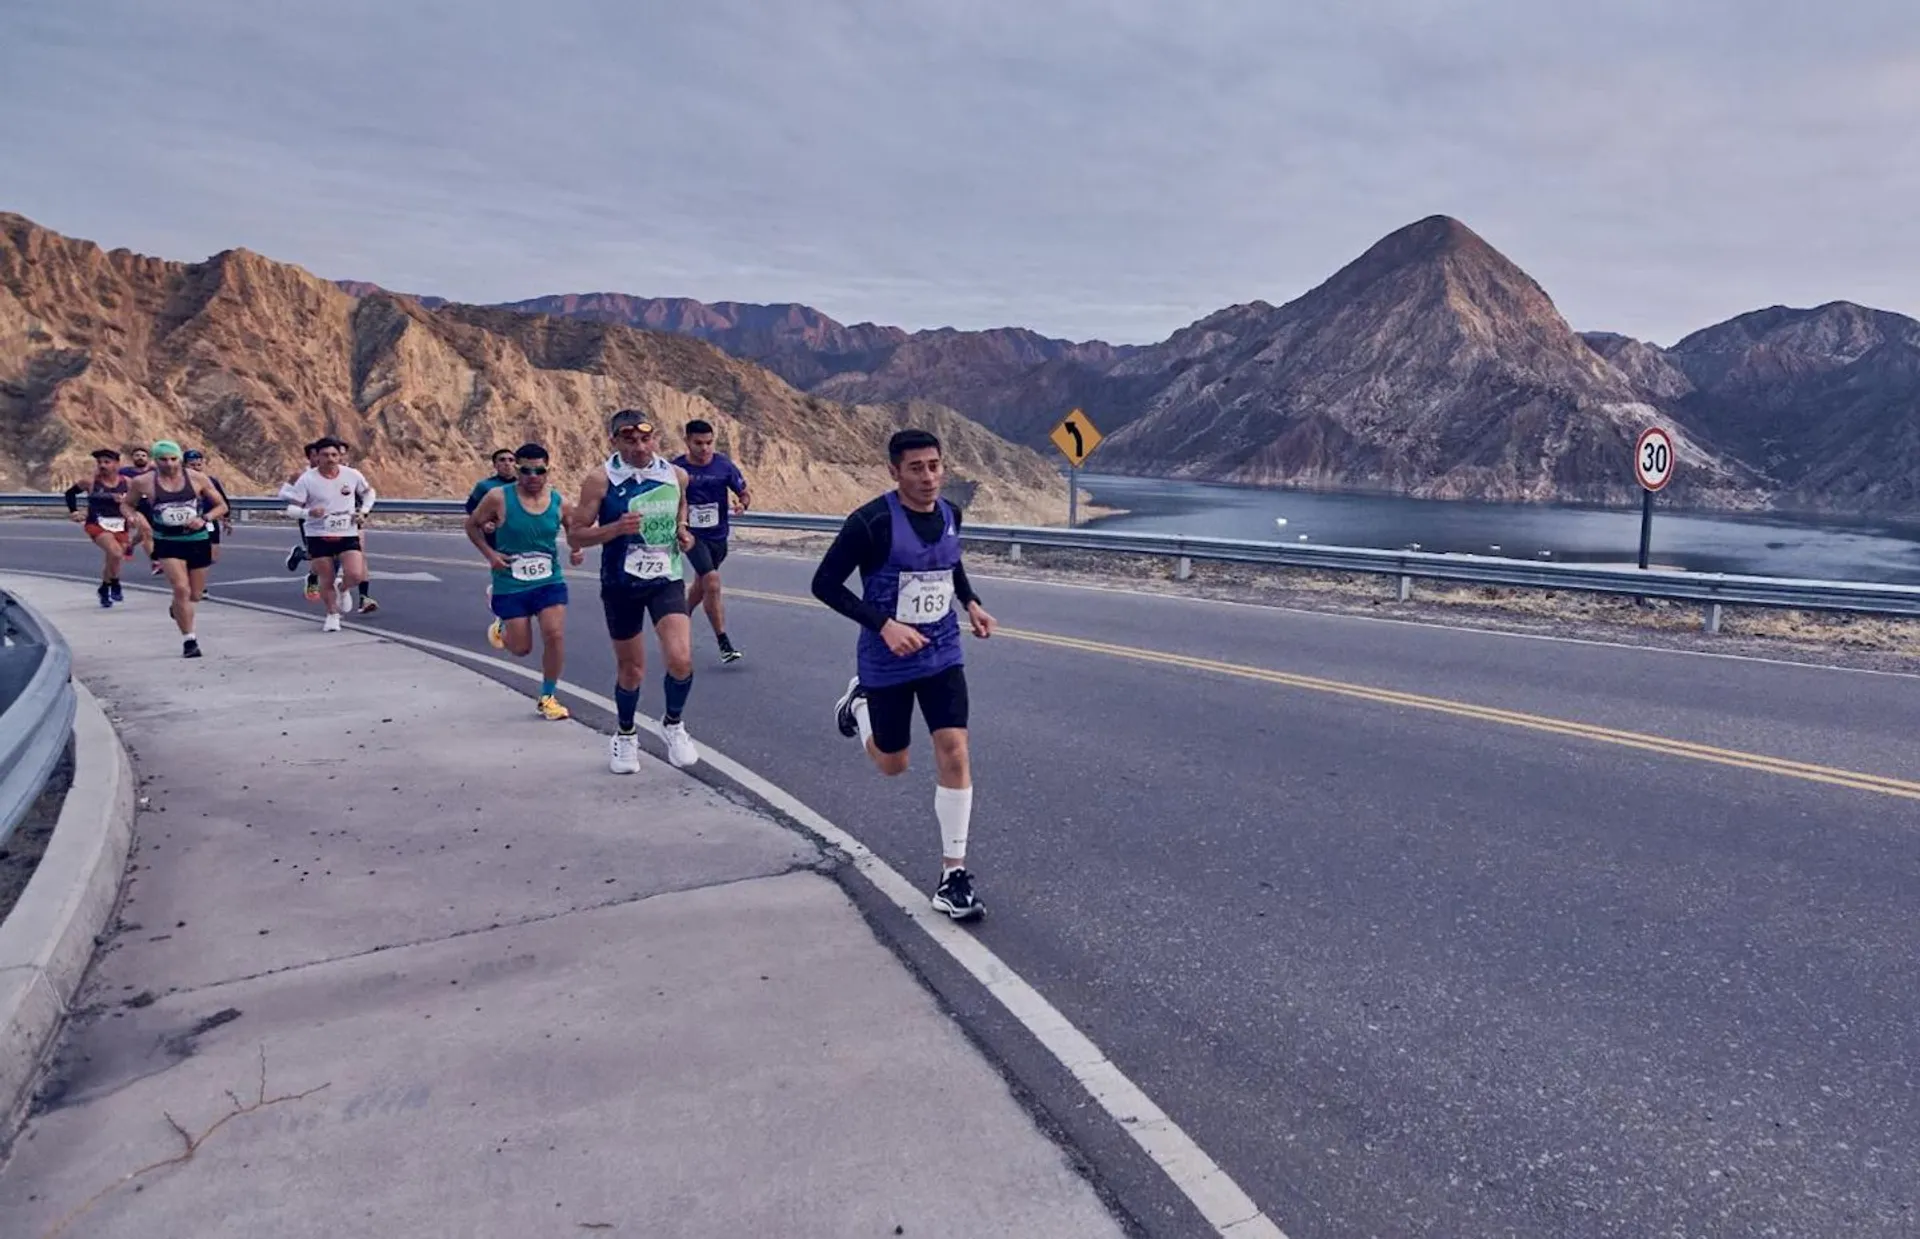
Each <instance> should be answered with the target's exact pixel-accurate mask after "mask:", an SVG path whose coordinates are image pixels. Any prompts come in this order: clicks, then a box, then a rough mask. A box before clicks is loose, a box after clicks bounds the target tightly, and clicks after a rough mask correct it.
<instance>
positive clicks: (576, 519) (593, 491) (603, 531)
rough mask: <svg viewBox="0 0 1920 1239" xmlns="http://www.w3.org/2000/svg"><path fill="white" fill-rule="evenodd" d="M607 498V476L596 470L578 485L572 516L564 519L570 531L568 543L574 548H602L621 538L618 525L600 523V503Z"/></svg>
mask: <svg viewBox="0 0 1920 1239" xmlns="http://www.w3.org/2000/svg"><path fill="white" fill-rule="evenodd" d="M606 497H607V475H606V474H605V473H604V472H601V471H598V470H596V471H595V472H593V473H592V474H590V475H588V477H587V480H586V481H584V482H582V483H581V484H580V498H579V500H578V501H577V502H576V503H575V504H574V505H573V514H572V516H570V517H568V518H566V520H567V527H568V529H569V530H570V531H571V532H570V533H569V535H568V541H569V542H571V543H572V544H573V545H574V546H577V547H581V548H583V549H584V548H586V547H589V546H604V545H605V544H606V543H609V542H611V541H613V540H614V539H615V538H618V537H620V536H621V534H620V526H619V525H617V524H616V525H602V524H601V523H600V519H599V518H600V501H601V500H602V499H605V498H606Z"/></svg>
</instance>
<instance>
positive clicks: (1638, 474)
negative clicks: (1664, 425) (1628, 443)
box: [1633, 426, 1673, 491]
mask: <svg viewBox="0 0 1920 1239" xmlns="http://www.w3.org/2000/svg"><path fill="white" fill-rule="evenodd" d="M1633 475H1634V477H1635V478H1637V479H1638V480H1639V482H1640V485H1641V486H1643V487H1645V488H1646V489H1647V490H1649V491H1655V490H1659V489H1661V488H1662V487H1664V486H1666V484H1667V483H1668V482H1671V481H1673V437H1672V436H1671V435H1669V434H1668V433H1667V432H1666V431H1664V430H1662V429H1660V427H1658V426H1649V427H1647V428H1646V429H1645V430H1643V431H1641V432H1640V441H1639V442H1638V443H1635V444H1634V445H1633Z"/></svg>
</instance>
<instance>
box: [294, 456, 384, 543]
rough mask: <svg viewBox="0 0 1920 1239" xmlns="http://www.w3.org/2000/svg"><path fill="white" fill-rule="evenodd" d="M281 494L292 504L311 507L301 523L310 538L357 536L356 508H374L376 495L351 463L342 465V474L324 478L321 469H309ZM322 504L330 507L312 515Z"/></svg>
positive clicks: (306, 507) (358, 532) (358, 533)
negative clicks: (354, 521)
mask: <svg viewBox="0 0 1920 1239" xmlns="http://www.w3.org/2000/svg"><path fill="white" fill-rule="evenodd" d="M282 493H283V494H285V495H286V498H287V503H288V504H289V505H291V504H299V505H300V506H301V507H302V508H305V509H308V510H309V512H308V515H307V516H306V517H305V518H304V519H303V520H302V521H301V522H300V527H301V529H303V530H305V531H306V535H307V536H308V537H309V538H354V537H358V536H359V535H360V530H359V527H358V526H356V525H355V524H354V523H353V514H354V511H355V510H356V509H366V508H370V507H372V506H373V498H374V495H373V487H371V486H369V485H367V479H366V478H365V477H364V476H362V475H361V473H360V471H359V470H358V469H355V468H353V467H352V466H351V465H341V466H340V473H339V475H338V476H336V477H331V478H329V477H322V476H321V475H320V471H319V470H318V469H309V470H307V471H306V472H305V473H303V474H301V475H300V479H299V481H297V482H295V483H294V484H293V485H291V486H289V487H287V488H286V489H285V491H283V492H282ZM323 506H324V507H325V508H326V509H327V514H326V515H325V516H318V517H316V516H314V515H312V513H311V509H313V508H317V507H323Z"/></svg>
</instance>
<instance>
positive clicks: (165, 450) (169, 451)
mask: <svg viewBox="0 0 1920 1239" xmlns="http://www.w3.org/2000/svg"><path fill="white" fill-rule="evenodd" d="M147 455H149V456H178V455H180V445H179V444H178V443H175V442H174V441H173V440H172V439H162V440H160V441H159V442H158V443H156V444H154V445H153V450H152V451H151V452H148V453H147Z"/></svg>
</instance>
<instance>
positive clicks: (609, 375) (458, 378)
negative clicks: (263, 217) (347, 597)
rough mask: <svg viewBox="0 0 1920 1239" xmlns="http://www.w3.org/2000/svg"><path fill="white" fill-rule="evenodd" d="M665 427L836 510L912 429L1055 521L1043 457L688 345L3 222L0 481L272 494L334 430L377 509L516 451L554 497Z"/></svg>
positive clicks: (766, 490) (968, 473)
mask: <svg viewBox="0 0 1920 1239" xmlns="http://www.w3.org/2000/svg"><path fill="white" fill-rule="evenodd" d="M623 405H640V406H643V407H647V408H650V409H651V410H652V411H653V412H654V413H655V414H656V415H657V416H658V418H659V419H660V421H661V423H662V426H663V428H665V429H666V430H667V431H668V432H669V433H668V439H669V442H670V444H671V445H673V446H675V447H676V448H677V442H676V441H675V440H674V435H675V433H676V432H677V429H678V427H679V426H680V425H681V424H683V423H684V422H685V421H686V420H688V419H689V418H692V417H696V416H698V417H704V418H706V419H707V420H709V421H711V422H713V423H714V424H715V427H716V429H717V430H718V432H719V438H720V441H721V445H722V447H723V449H724V450H727V451H729V452H730V453H731V454H732V455H733V456H734V458H735V459H736V460H738V461H739V462H740V464H741V466H742V468H743V469H745V470H746V472H747V473H748V475H749V477H750V478H751V479H752V481H753V485H754V488H755V491H756V493H757V495H758V497H759V500H760V505H761V506H762V507H763V508H768V509H774V510H778V509H782V508H784V509H787V510H798V511H818V512H834V511H841V510H844V509H846V508H849V507H851V506H852V505H853V504H855V503H858V502H860V501H861V500H863V499H866V498H869V497H871V496H872V495H873V494H874V493H876V492H878V491H879V490H881V489H884V488H885V487H886V486H887V485H888V483H887V481H886V469H885V450H884V446H885V441H886V437H887V435H888V434H890V433H891V432H892V431H893V430H894V429H896V428H897V427H899V426H901V425H904V424H908V423H912V424H917V425H926V426H928V427H929V428H931V429H933V430H935V432H936V433H939V434H940V435H941V436H942V438H943V440H944V441H945V442H946V444H947V460H948V462H949V467H950V469H951V470H952V472H953V474H954V476H955V478H956V479H957V481H956V484H955V487H954V491H955V493H956V496H957V497H959V498H962V499H963V501H966V502H968V503H969V505H970V506H971V507H972V509H973V510H974V511H975V512H977V513H978V514H979V517H980V518H981V519H986V520H1008V521H1038V522H1054V521H1060V520H1064V518H1065V508H1066V494H1065V488H1064V487H1063V486H1062V485H1061V484H1060V481H1059V478H1058V475H1057V474H1056V473H1054V472H1053V470H1052V469H1051V468H1050V467H1049V465H1048V464H1047V462H1045V461H1044V460H1043V459H1042V458H1041V457H1040V456H1039V455H1037V454H1036V453H1034V452H1033V451H1031V450H1029V449H1026V448H1021V447H1015V446H1014V445H1012V444H1009V443H1007V442H1006V441H1004V440H1002V439H1000V438H998V437H996V436H994V435H993V434H991V433H989V432H988V431H986V430H984V429H982V428H981V427H980V426H978V425H977V424H975V423H973V422H971V421H970V420H968V419H967V418H965V417H962V416H961V415H960V414H958V413H955V412H954V411H953V410H951V409H946V408H943V407H940V406H937V405H933V404H930V403H926V402H893V403H884V404H847V403H841V402H836V401H832V400H828V399H823V398H821V397H818V396H812V395H808V394H805V393H802V392H800V391H797V390H795V389H794V388H793V387H792V386H790V385H789V384H787V383H786V382H784V381H782V380H781V379H780V378H779V377H777V376H776V375H774V374H772V373H770V372H768V371H767V370H765V369H763V368H761V367H759V366H757V365H754V364H752V363H750V362H746V361H743V360H741V359H738V358H735V357H732V356H729V355H728V354H727V353H725V352H723V351H722V350H720V349H718V348H716V347H714V346H712V345H710V344H707V343H705V342H703V341H700V340H696V339H693V338H690V337H688V336H684V335H675V334H669V333H662V332H652V331H642V330H636V329H634V328H631V327H626V326H621V325H617V324H612V323H600V322H589V321H582V320H578V319H569V318H557V317H550V316H543V315H533V314H523V313H515V312H512V311H507V310H498V309H478V308H474V307H464V306H448V305H443V306H441V307H440V308H437V309H436V308H433V307H430V306H429V305H427V304H425V303H424V302H423V301H421V300H419V299H416V298H411V297H404V296H396V295H393V294H390V293H385V292H381V291H377V290H368V291H366V292H365V293H364V294H363V295H359V296H355V295H352V294H350V293H348V292H347V291H344V290H342V289H341V288H339V287H337V286H336V285H335V284H333V283H332V282H330V281H327V280H323V279H320V278H318V277H316V276H313V275H311V274H309V273H308V272H306V271H304V270H302V269H300V268H298V267H294V266H290V265H287V264H284V263H277V262H273V261H271V260H270V259H267V258H264V257H261V256H260V255H258V254H254V253H251V252H249V251H246V250H228V251H225V252H223V253H220V254H216V255H214V256H213V257H212V258H210V259H208V260H206V261H205V262H199V263H180V262H169V261H165V260H162V259H158V258H150V257H145V256H141V255H137V254H133V253H130V252H128V251H126V250H124V249H121V250H113V251H111V252H109V251H105V250H102V249H101V248H100V247H99V246H97V245H94V244H93V243H91V242H88V241H81V240H75V239H71V238H68V237H64V236H61V235H59V234H57V233H54V232H51V231H49V230H47V229H44V228H41V227H39V226H37V225H35V224H34V223H33V222H32V221H30V220H27V219H24V218H22V217H20V216H18V215H4V214H0V434H4V435H5V441H6V443H7V445H8V448H9V451H8V452H7V453H6V454H5V456H4V458H0V484H4V485H5V486H7V487H9V488H20V487H30V488H35V489H43V488H58V487H62V486H64V485H66V484H67V483H68V482H69V481H71V480H76V479H78V478H80V477H82V476H84V475H85V474H86V472H87V471H88V469H89V461H88V459H87V453H88V452H89V451H91V450H92V449H93V448H94V447H96V446H98V445H100V444H102V443H106V444H114V445H119V446H121V447H122V448H123V449H124V447H125V446H126V445H129V444H132V443H138V442H151V441H152V440H154V439H156V438H160V437H172V438H176V439H179V440H180V441H182V442H184V443H186V444H189V445H194V446H204V447H207V448H209V449H211V450H212V451H213V453H214V455H215V461H216V471H217V472H219V473H220V474H221V475H222V477H223V480H225V482H226V483H227V485H228V487H229V489H231V490H235V491H237V492H245V491H253V492H256V493H257V492H263V491H271V489H272V482H273V479H275V478H276V477H277V476H279V475H280V474H282V473H284V472H285V471H286V470H288V469H289V468H292V467H293V466H294V465H295V464H296V463H297V462H298V459H299V444H301V443H302V442H304V441H306V440H307V439H310V438H312V437H314V436H315V435H317V434H320V433H322V432H330V433H332V434H335V435H338V436H339V437H341V438H343V439H345V440H347V441H348V442H349V443H351V444H352V445H353V446H354V463H355V464H356V465H358V466H359V467H360V468H361V469H363V470H364V471H366V472H367V474H368V475H369V476H370V477H371V478H372V480H373V482H374V484H375V486H377V487H378V488H379V489H380V490H382V491H384V492H386V493H389V494H392V495H396V496H421V495H446V494H457V493H464V492H465V490H466V488H467V487H468V486H469V485H470V484H471V482H472V480H473V478H474V477H475V476H476V474H478V473H479V472H482V471H483V470H484V461H485V457H486V455H487V454H488V452H489V451H490V450H491V449H492V448H494V447H495V446H499V445H508V446H511V445H514V444H518V443H520V442H522V441H524V440H526V439H530V438H531V439H538V440H540V441H542V442H544V443H545V444H546V445H547V446H548V448H549V449H550V450H551V451H552V452H553V453H554V455H555V459H556V463H557V465H558V466H559V470H560V472H561V474H562V479H563V484H568V479H572V478H577V477H578V476H579V475H580V474H581V473H582V472H583V471H584V470H586V469H588V468H590V467H592V465H593V462H595V461H596V460H598V459H599V458H600V457H601V456H602V455H603V454H604V453H605V451H606V450H607V447H606V439H605V437H604V433H603V430H602V427H603V426H604V424H605V423H604V418H605V415H606V413H607V412H608V411H610V410H611V409H614V408H617V407H621V406H623Z"/></svg>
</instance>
